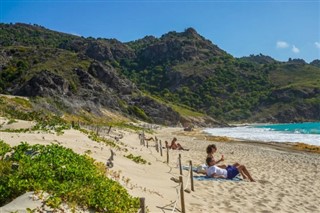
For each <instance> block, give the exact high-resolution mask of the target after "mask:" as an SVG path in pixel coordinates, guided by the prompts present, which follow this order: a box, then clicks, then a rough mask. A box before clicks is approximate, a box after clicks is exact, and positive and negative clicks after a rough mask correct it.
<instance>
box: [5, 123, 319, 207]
mask: <svg viewBox="0 0 320 213" xmlns="http://www.w3.org/2000/svg"><path fill="white" fill-rule="evenodd" d="M3 122H6V121H4V119H2V120H1V119H0V124H2V123H3ZM20 125H23V128H26V126H28V125H27V124H26V123H23V124H22V123H20V122H19V123H13V124H11V125H9V126H8V125H3V126H2V129H5V128H21V127H19V126H20ZM29 125H32V124H31V123H29ZM196 133H197V131H193V132H188V133H187V132H183V131H182V129H181V128H163V129H160V130H157V132H156V133H155V134H154V135H150V134H148V135H147V136H148V137H149V136H155V135H156V136H157V137H158V139H160V140H161V141H162V143H163V144H164V141H165V140H168V141H171V140H172V138H173V137H174V136H175V137H177V138H178V142H179V143H181V145H182V146H183V147H186V148H189V149H190V151H177V150H170V152H169V164H167V163H166V160H167V156H166V150H163V156H160V153H158V152H157V151H156V149H155V147H154V145H155V143H154V142H152V141H150V142H149V148H147V147H146V146H142V145H140V141H139V138H138V134H137V133H134V132H129V131H123V130H116V129H112V132H111V136H116V135H119V134H122V135H123V136H124V137H123V138H122V139H120V141H119V142H118V143H119V144H120V146H123V144H125V145H126V148H127V149H128V152H124V151H115V150H114V151H115V153H116V156H114V167H113V168H112V169H110V170H108V172H107V173H108V174H109V177H111V178H113V179H115V180H117V181H119V182H120V183H121V184H122V185H123V186H124V187H125V188H127V190H128V192H129V193H130V194H131V195H133V196H137V197H144V198H145V202H146V206H147V209H148V210H149V212H159V213H161V212H179V210H181V202H180V198H179V197H178V194H179V190H180V186H179V184H178V183H175V182H173V181H171V180H170V178H172V177H175V178H178V177H179V168H178V167H177V164H178V156H179V154H181V161H182V164H183V165H189V160H192V162H193V165H198V164H202V163H204V161H205V156H206V153H205V148H206V146H207V145H208V144H211V143H214V142H212V141H206V140H205V137H203V136H199V134H196ZM0 140H4V141H5V142H6V143H9V144H10V145H12V146H14V145H17V144H19V143H20V142H21V141H27V142H28V143H30V144H50V143H59V144H61V145H62V146H65V147H68V148H71V149H73V150H74V151H75V152H77V153H80V154H83V153H84V152H86V151H87V150H90V151H91V152H92V154H90V156H92V157H93V158H94V159H96V160H97V161H101V162H103V163H105V162H106V160H107V159H108V158H109V157H110V148H109V147H107V146H105V145H103V146H101V144H99V143H96V142H94V141H91V140H90V139H88V137H87V136H86V135H84V134H82V133H79V132H78V131H75V130H69V131H65V133H64V134H63V135H60V136H57V135H56V134H48V133H8V132H0ZM215 144H216V145H217V147H218V152H217V154H216V159H219V158H220V155H221V154H224V157H225V161H224V162H223V163H224V164H232V163H234V162H239V163H242V164H245V165H246V167H247V169H248V170H249V172H250V173H251V175H252V176H253V178H254V179H255V180H256V181H257V182H254V183H252V182H246V181H240V182H235V181H216V180H211V181H210V180H204V181H198V180H194V189H195V191H194V192H191V193H184V200H185V210H186V212H312V213H313V212H320V165H319V164H320V155H319V154H312V153H306V152H295V151H290V150H286V149H280V148H277V149H276V148H274V147H272V146H268V145H263V144H260V145H259V144H256V143H252V144H250V143H239V142H216V143H215ZM128 154H133V155H134V156H141V157H142V158H143V159H145V160H147V162H148V163H149V164H151V165H149V164H145V165H143V164H137V163H135V162H133V161H132V160H129V159H127V158H125V157H124V155H128ZM117 174H119V177H116V176H117ZM188 174H189V173H188V171H185V170H183V181H184V186H183V187H184V188H188V189H190V188H191V187H190V177H188ZM195 175H197V174H195ZM177 192H178V193H177ZM25 200H27V199H25ZM30 202H33V201H30V200H27V201H25V202H18V203H16V204H15V205H16V210H20V209H24V208H27V207H29V206H30ZM28 205H29V206H28ZM7 206H10V205H7ZM7 206H4V207H2V208H0V212H10V211H8V208H7ZM11 207H12V203H11V206H10V208H11ZM174 207H176V209H175V211H173V208H174ZM10 210H11V211H12V208H11V209H10Z"/></svg>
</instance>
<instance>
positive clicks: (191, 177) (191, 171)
mask: <svg viewBox="0 0 320 213" xmlns="http://www.w3.org/2000/svg"><path fill="white" fill-rule="evenodd" d="M189 168H190V183H191V190H192V191H193V192H194V186H193V170H192V161H189Z"/></svg>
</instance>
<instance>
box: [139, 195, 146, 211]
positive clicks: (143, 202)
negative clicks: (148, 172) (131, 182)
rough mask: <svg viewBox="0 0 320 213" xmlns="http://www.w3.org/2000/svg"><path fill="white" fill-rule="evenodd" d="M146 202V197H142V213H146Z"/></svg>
mask: <svg viewBox="0 0 320 213" xmlns="http://www.w3.org/2000/svg"><path fill="white" fill-rule="evenodd" d="M145 201H146V199H145V198H144V197H140V209H141V211H140V212H141V213H145V212H146V205H145Z"/></svg>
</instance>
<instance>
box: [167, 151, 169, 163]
mask: <svg viewBox="0 0 320 213" xmlns="http://www.w3.org/2000/svg"><path fill="white" fill-rule="evenodd" d="M167 164H169V148H168V147H167Z"/></svg>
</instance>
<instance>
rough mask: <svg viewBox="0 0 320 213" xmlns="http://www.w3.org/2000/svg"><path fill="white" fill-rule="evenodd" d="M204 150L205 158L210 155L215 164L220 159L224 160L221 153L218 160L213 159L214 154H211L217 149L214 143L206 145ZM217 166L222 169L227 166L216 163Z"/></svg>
mask: <svg viewBox="0 0 320 213" xmlns="http://www.w3.org/2000/svg"><path fill="white" fill-rule="evenodd" d="M206 151H207V158H208V157H211V158H212V159H213V160H214V164H215V165H216V164H218V163H220V162H221V161H224V156H223V155H222V156H221V158H220V160H217V161H215V159H214V156H213V154H214V153H215V152H216V151H217V147H216V145H215V144H210V145H208V146H207V149H206ZM217 166H218V167H220V168H223V169H224V168H226V167H227V166H226V165H217Z"/></svg>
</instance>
